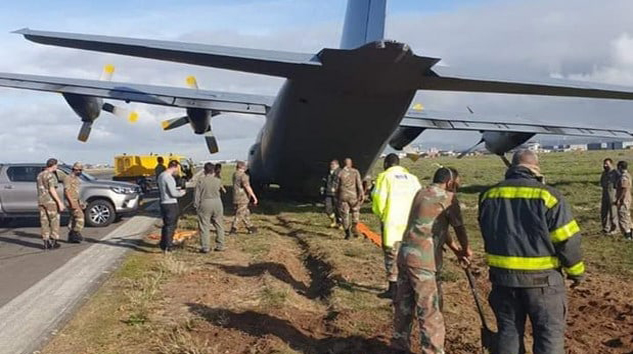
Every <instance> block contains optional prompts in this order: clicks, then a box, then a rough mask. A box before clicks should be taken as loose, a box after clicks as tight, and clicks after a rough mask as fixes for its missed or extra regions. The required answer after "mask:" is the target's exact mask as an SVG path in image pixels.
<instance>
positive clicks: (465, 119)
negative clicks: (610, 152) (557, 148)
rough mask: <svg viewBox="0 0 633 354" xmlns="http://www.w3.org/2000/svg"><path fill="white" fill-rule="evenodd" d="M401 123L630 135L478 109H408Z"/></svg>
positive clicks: (594, 135) (624, 132)
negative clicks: (460, 111)
mask: <svg viewBox="0 0 633 354" xmlns="http://www.w3.org/2000/svg"><path fill="white" fill-rule="evenodd" d="M400 126H404V127H420V128H425V129H440V130H466V131H478V132H484V131H493V132H494V131H496V132H517V133H533V134H555V135H574V136H591V137H601V138H613V139H631V138H633V135H632V134H631V133H630V132H629V131H627V130H625V129H618V128H615V129H609V128H604V127H596V126H590V125H586V126H573V125H565V124H553V123H543V122H535V121H534V120H528V119H526V118H521V117H512V116H508V117H499V116H488V115H482V114H477V113H453V112H442V111H427V110H423V111H419V110H413V109H411V110H409V112H407V114H406V115H405V116H404V118H403V119H402V122H401V123H400Z"/></svg>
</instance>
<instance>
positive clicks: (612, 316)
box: [43, 151, 633, 354]
mask: <svg viewBox="0 0 633 354" xmlns="http://www.w3.org/2000/svg"><path fill="white" fill-rule="evenodd" d="M607 156H609V157H611V158H613V159H614V160H616V161H617V160H620V159H624V160H627V159H630V160H633V151H606V152H584V153H556V154H546V155H542V156H541V164H542V166H541V169H542V172H543V174H544V175H545V178H546V182H547V183H548V184H550V185H552V186H554V187H555V188H558V189H559V190H560V191H561V192H562V193H563V195H564V196H565V197H566V198H567V199H568V201H569V202H570V204H571V205H572V207H573V212H574V214H575V217H576V219H577V220H578V222H579V223H580V226H581V228H582V230H583V249H584V253H585V258H586V262H587V269H588V280H587V282H586V284H585V285H583V286H581V287H580V288H579V289H576V290H574V291H570V292H569V298H570V302H569V313H570V315H569V318H570V320H569V321H568V322H569V328H568V337H567V338H568V339H567V345H568V350H567V353H629V352H631V351H633V337H631V333H633V309H632V308H631V304H630V299H631V295H630V294H631V293H632V292H633V286H632V285H631V284H632V282H631V280H632V279H633V243H631V242H625V241H623V240H622V237H621V236H620V235H617V236H608V237H606V236H603V235H601V234H600V221H599V218H600V215H599V210H600V187H599V185H598V181H599V177H600V173H601V166H602V159H603V158H604V157H607ZM379 165H382V163H379ZM403 165H404V166H405V167H407V168H409V169H410V171H411V172H412V173H414V174H416V175H417V176H419V178H420V180H421V182H422V184H428V183H430V178H431V176H432V175H433V173H434V172H435V170H436V169H437V168H438V166H439V165H445V166H450V167H454V168H457V169H458V170H459V172H460V175H461V176H462V188H461V190H460V191H459V198H460V201H461V203H462V205H463V208H464V210H463V213H464V217H465V222H466V224H467V228H468V231H469V235H470V239H471V244H472V246H473V249H474V251H475V256H474V265H473V268H474V269H473V270H474V271H475V272H476V273H475V274H476V277H477V279H476V283H477V288H478V290H479V292H480V294H481V295H482V296H483V297H484V298H485V292H486V291H487V290H488V289H489V287H490V284H489V282H488V280H487V277H486V266H485V265H484V262H483V252H482V251H483V250H482V241H481V235H480V233H479V230H478V226H477V220H476V216H477V200H478V194H479V192H480V191H481V190H482V189H484V188H486V187H487V186H489V185H492V184H494V183H496V182H498V181H500V180H501V179H502V178H503V174H504V172H505V166H504V165H503V163H502V162H501V160H500V159H499V158H498V157H495V156H479V157H470V158H465V159H463V160H458V159H456V158H439V159H421V160H418V161H417V162H415V163H414V162H412V161H409V160H405V161H403ZM381 170H382V168H381V166H377V167H376V168H375V169H374V171H373V173H372V175H373V176H374V177H375V176H376V175H377V173H379V172H380V171H381ZM232 172H233V168H230V167H228V166H227V168H225V169H224V171H223V180H224V182H225V184H228V182H229V179H230V175H231V173H232ZM226 207H227V208H228V207H229V205H228V204H227V205H226ZM252 211H253V221H254V222H255V224H256V225H257V226H258V228H259V230H260V232H259V233H258V234H257V235H256V236H248V235H245V234H240V235H239V236H237V237H231V238H230V239H229V240H228V242H227V243H228V247H229V250H228V251H226V252H222V253H217V252H216V253H212V254H209V255H202V254H199V253H197V249H198V243H197V242H198V240H197V239H193V240H191V241H189V242H188V243H187V245H186V246H185V247H184V249H182V250H179V251H177V252H175V253H174V254H173V255H171V256H169V257H164V256H162V255H161V254H160V253H159V252H157V250H156V249H155V248H148V249H146V251H148V252H135V253H132V254H131V255H130V256H129V257H128V259H127V261H126V262H125V263H124V264H123V266H122V268H121V269H120V270H119V271H118V272H117V273H116V274H115V275H114V276H113V277H112V278H111V279H110V280H109V281H108V282H106V284H105V285H104V286H103V287H102V288H101V289H100V290H99V291H98V292H97V294H95V296H93V297H92V299H91V300H90V301H89V302H88V303H87V304H86V305H85V306H84V307H83V308H82V309H81V310H80V311H79V313H78V314H77V316H76V317H75V319H73V320H72V321H70V323H69V324H68V325H67V326H66V328H64V329H63V330H62V331H61V332H60V334H59V335H57V336H56V337H55V338H54V339H53V340H52V342H51V344H50V345H49V346H48V347H47V348H45V350H44V351H43V353H49V354H53V353H135V354H136V353H166V354H167V353H168V354H176V353H179V354H180V353H190V354H203V353H204V354H215V353H340V354H343V353H363V354H365V353H370V354H371V353H375V354H383V353H389V352H390V349H389V348H388V342H389V337H390V335H391V328H392V327H391V320H392V308H391V306H390V304H389V302H388V301H386V300H380V299H378V298H377V297H376V295H377V294H378V293H380V292H381V291H382V290H383V289H384V286H385V283H386V281H385V279H384V270H383V260H382V251H381V250H380V248H378V247H376V246H375V245H373V244H372V243H371V242H369V241H368V240H364V239H362V238H358V239H353V240H350V241H346V240H343V234H342V231H339V230H333V229H328V228H327V225H328V224H329V220H328V219H327V217H326V216H325V215H324V213H323V207H322V205H320V204H312V203H307V204H301V203H289V202H280V201H272V200H262V201H261V205H259V206H257V207H254V208H252ZM225 212H226V215H229V216H227V218H226V219H225V221H226V224H227V226H228V222H229V221H230V215H231V213H230V211H229V210H228V209H225ZM361 218H362V221H363V222H365V223H366V224H368V225H369V226H370V227H372V228H373V229H374V230H378V220H377V218H376V217H375V216H374V215H372V214H371V208H370V205H369V204H366V205H365V206H364V207H363V209H362V215H361ZM181 227H184V228H195V216H194V215H192V214H191V213H189V214H188V215H185V216H183V218H182V220H181ZM227 229H228V228H227ZM153 242H155V241H153ZM453 258H454V257H453V256H452V255H449V256H448V257H447V261H446V262H445V265H446V269H445V271H444V274H443V281H444V286H443V288H444V293H445V308H444V312H445V317H446V324H447V352H449V353H458V354H462V353H463V354H466V353H473V352H476V351H477V350H478V348H479V320H478V317H477V313H476V311H475V309H474V306H473V302H472V297H471V295H470V293H469V291H468V288H467V283H466V281H465V278H464V275H463V272H462V271H461V270H460V269H459V267H458V266H456V265H455V263H454V262H453ZM487 317H488V318H489V319H491V320H492V321H493V323H494V320H493V318H492V316H491V314H490V312H489V311H488V312H487ZM416 335H417V334H416ZM416 338H417V337H416ZM414 342H417V339H415V338H414Z"/></svg>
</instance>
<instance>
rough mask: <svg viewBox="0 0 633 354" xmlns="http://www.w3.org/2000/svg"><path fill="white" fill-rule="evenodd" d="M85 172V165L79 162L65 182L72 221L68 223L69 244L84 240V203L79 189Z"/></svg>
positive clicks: (65, 192)
mask: <svg viewBox="0 0 633 354" xmlns="http://www.w3.org/2000/svg"><path fill="white" fill-rule="evenodd" d="M82 171H83V165H82V164H80V163H79V162H75V164H74V165H73V167H72V171H71V173H70V175H69V176H68V177H66V179H65V180H64V195H65V196H66V201H67V202H68V209H69V210H68V211H69V212H70V220H69V221H68V227H69V228H70V232H69V233H68V242H72V243H81V241H83V240H84V237H83V235H82V234H81V231H82V230H83V228H84V220H85V219H84V211H83V209H84V208H85V205H84V203H83V202H82V201H81V199H80V195H79V187H80V185H81V178H80V177H79V176H81V172H82Z"/></svg>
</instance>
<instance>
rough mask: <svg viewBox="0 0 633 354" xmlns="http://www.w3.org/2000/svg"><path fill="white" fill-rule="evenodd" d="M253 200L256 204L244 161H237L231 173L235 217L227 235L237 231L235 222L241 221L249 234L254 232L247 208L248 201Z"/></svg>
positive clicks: (255, 230)
mask: <svg viewBox="0 0 633 354" xmlns="http://www.w3.org/2000/svg"><path fill="white" fill-rule="evenodd" d="M251 199H252V200H253V204H254V205H257V202H258V201H257V197H256V196H255V193H254V192H253V188H251V184H250V178H249V177H248V175H247V174H246V163H245V162H243V161H238V162H237V165H236V167H235V173H234V174H233V206H234V209H235V218H234V219H233V224H231V231H230V232H229V235H232V234H236V233H237V224H238V223H239V222H240V221H242V222H244V225H246V229H247V230H248V233H249V234H254V233H256V232H257V229H256V228H255V227H253V225H252V224H251V220H250V215H251V212H250V210H248V203H249V202H250V200H251Z"/></svg>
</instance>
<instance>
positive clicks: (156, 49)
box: [14, 28, 321, 77]
mask: <svg viewBox="0 0 633 354" xmlns="http://www.w3.org/2000/svg"><path fill="white" fill-rule="evenodd" d="M14 33H18V34H21V35H23V36H24V37H25V38H26V39H28V40H30V41H33V42H36V43H41V44H47V45H53V46H58V47H67V48H76V49H84V50H90V51H95V52H104V53H113V54H121V55H128V56H133V57H141V58H149V59H157V60H164V61H171V62H177V63H186V64H193V65H200V66H206V67H212V68H220V69H228V70H237V71H243V72H248V73H254V74H263V75H271V76H281V77H293V76H295V75H298V74H302V73H305V71H306V70H311V69H313V68H315V67H318V66H320V65H321V63H320V62H319V61H318V60H317V59H316V56H315V55H314V54H303V53H293V52H283V51H275V50H262V49H250V48H238V47H226V46H217V45H206V44H196V43H184V42H170V41H159V40H151V39H136V38H124V37H110V36H99V35H89V34H79V33H65V32H48V31H36V30H31V29H28V28H24V29H21V30H18V31H15V32H14Z"/></svg>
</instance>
